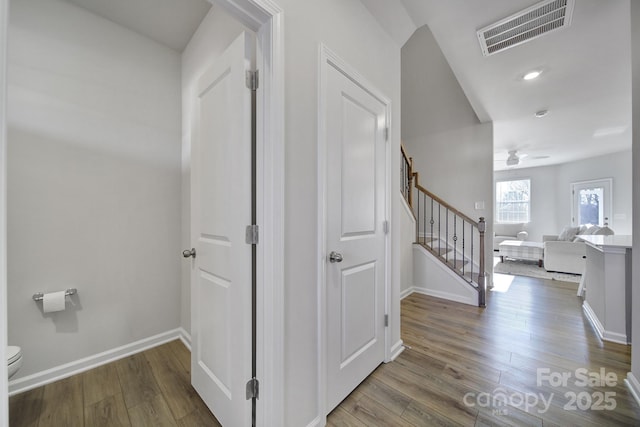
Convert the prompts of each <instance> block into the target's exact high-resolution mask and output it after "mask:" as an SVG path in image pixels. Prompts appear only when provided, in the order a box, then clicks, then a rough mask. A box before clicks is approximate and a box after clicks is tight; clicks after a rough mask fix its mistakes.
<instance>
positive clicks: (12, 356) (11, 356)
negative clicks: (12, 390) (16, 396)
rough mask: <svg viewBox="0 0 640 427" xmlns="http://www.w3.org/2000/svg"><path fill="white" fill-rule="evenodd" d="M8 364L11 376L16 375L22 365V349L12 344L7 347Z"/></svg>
mask: <svg viewBox="0 0 640 427" xmlns="http://www.w3.org/2000/svg"><path fill="white" fill-rule="evenodd" d="M7 364H8V365H9V378H11V377H12V376H14V375H15V374H16V372H18V369H20V367H21V366H22V349H21V348H20V347H17V346H14V345H10V346H8V347H7Z"/></svg>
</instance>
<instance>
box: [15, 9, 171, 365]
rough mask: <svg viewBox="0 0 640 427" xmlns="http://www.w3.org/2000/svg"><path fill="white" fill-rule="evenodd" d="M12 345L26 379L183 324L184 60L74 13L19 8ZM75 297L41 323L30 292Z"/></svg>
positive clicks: (79, 11) (99, 20)
mask: <svg viewBox="0 0 640 427" xmlns="http://www.w3.org/2000/svg"><path fill="white" fill-rule="evenodd" d="M10 19H11V23H10V33H11V37H10V42H9V90H8V99H9V100H8V102H9V104H8V125H9V135H8V144H9V153H8V229H9V235H8V247H9V251H8V252H9V253H8V303H9V309H8V321H9V342H10V343H11V344H14V345H19V346H21V347H22V348H23V354H24V365H23V367H22V369H21V370H20V372H19V374H18V375H19V376H26V375H29V374H33V373H35V372H39V371H42V370H45V369H48V368H52V367H55V366H59V365H61V364H64V363H67V362H71V361H74V360H77V359H80V358H83V357H86V356H89V355H94V354H97V353H100V352H102V351H105V350H110V349H113V348H116V347H119V346H122V345H125V344H127V343H131V342H133V341H136V340H140V339H143V338H147V337H150V336H152V335H155V334H158V333H161V332H165V331H168V330H171V329H175V328H177V327H178V326H179V322H180V317H179V316H180V306H179V303H178V301H179V299H180V246H179V243H180V57H179V55H178V54H177V53H176V52H174V51H172V50H170V49H168V48H165V47H162V46H160V45H158V44H156V43H155V42H151V41H150V40H148V39H146V38H144V37H141V36H139V35H138V34H136V33H133V32H130V31H127V30H125V29H124V28H122V27H120V26H117V25H115V24H112V23H110V22H108V21H106V20H104V19H102V18H98V17H96V16H95V15H92V14H90V13H88V12H86V11H84V9H80V8H78V7H75V6H73V5H71V4H69V3H66V2H58V1H53V0H46V1H44V0H22V1H19V2H12V4H11V16H10ZM69 287H75V288H77V289H78V296H77V298H74V299H73V300H74V302H75V306H71V305H68V307H69V308H68V309H67V310H66V311H64V312H59V313H54V314H46V315H43V313H42V312H41V307H42V306H41V304H36V303H35V302H34V301H33V300H32V299H31V296H32V295H33V294H34V293H35V292H40V291H43V292H47V291H57V290H63V289H65V288H69Z"/></svg>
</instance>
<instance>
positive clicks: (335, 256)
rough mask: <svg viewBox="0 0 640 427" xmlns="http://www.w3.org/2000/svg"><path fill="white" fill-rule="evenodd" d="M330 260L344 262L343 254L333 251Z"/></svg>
mask: <svg viewBox="0 0 640 427" xmlns="http://www.w3.org/2000/svg"><path fill="white" fill-rule="evenodd" d="M329 262H342V254H339V253H338V252H334V251H332V252H331V253H330V254H329Z"/></svg>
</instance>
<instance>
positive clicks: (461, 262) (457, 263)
mask: <svg viewBox="0 0 640 427" xmlns="http://www.w3.org/2000/svg"><path fill="white" fill-rule="evenodd" d="M447 264H449V265H450V266H451V267H453V268H454V269H456V270H461V269H462V267H464V266H465V265H467V264H469V261H467V260H463V259H456V260H453V259H450V260H449V261H447Z"/></svg>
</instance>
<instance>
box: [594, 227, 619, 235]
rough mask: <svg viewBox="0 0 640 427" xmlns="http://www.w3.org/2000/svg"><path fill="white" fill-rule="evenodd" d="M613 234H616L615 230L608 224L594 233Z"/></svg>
mask: <svg viewBox="0 0 640 427" xmlns="http://www.w3.org/2000/svg"><path fill="white" fill-rule="evenodd" d="M613 234H614V233H613V230H612V229H610V228H609V227H607V226H604V227H602V228H600V229H599V230H598V231H596V232H595V233H593V235H594V236H612V235H613Z"/></svg>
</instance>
